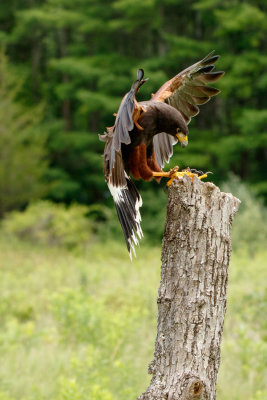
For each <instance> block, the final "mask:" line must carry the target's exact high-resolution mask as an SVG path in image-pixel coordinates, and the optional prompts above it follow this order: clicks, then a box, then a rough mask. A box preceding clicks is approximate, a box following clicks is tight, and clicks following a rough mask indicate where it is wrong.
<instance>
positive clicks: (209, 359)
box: [138, 176, 240, 400]
mask: <svg viewBox="0 0 267 400" xmlns="http://www.w3.org/2000/svg"><path fill="white" fill-rule="evenodd" d="M239 204H240V201H239V200H238V199H237V198H235V197H233V196H232V195H231V194H229V193H223V192H221V191H220V190H219V189H218V188H217V187H216V186H215V185H214V184H212V183H209V182H208V183H204V182H202V181H200V180H199V179H198V178H196V177H194V179H193V180H192V179H191V178H189V177H188V176H184V177H183V179H179V180H176V181H174V183H173V184H172V185H171V186H170V188H169V196H168V206H167V217H166V226H165V233H164V238H163V245H162V270H161V283H160V288H159V294H158V327H157V337H156V342H155V352H154V360H153V361H152V363H151V364H150V366H149V373H151V374H152V375H153V377H152V380H151V383H150V386H149V387H148V389H147V390H146V392H145V393H143V394H142V395H141V396H140V397H139V398H138V399H139V400H152V399H153V400H162V399H167V400H176V399H179V400H197V399H199V400H200V399H201V400H214V399H216V380H217V374H218V369H219V364H220V345H221V337H222V331H223V321H224V315H225V310H226V289H227V280H228V265H229V259H230V253H231V238H230V230H231V226H232V221H233V217H234V215H235V213H236V212H237V210H238V207H239Z"/></svg>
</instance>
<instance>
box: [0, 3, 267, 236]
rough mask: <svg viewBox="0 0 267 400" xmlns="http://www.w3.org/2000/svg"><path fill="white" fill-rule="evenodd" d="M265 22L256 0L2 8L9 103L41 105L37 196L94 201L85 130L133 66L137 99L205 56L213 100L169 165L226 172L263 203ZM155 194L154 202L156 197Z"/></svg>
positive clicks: (265, 10)
mask: <svg viewBox="0 0 267 400" xmlns="http://www.w3.org/2000/svg"><path fill="white" fill-rule="evenodd" d="M266 14H267V6H266V4H265V2H264V1H262V0H256V1H253V2H252V1H249V0H246V1H241V0H237V1H236V2H234V3H233V2H223V3H221V2H218V1H217V0H209V1H207V0H200V1H193V0H192V1H188V2H184V1H181V0H163V1H158V0H146V1H143V0H142V1H141V0H137V1H132V0H112V1H107V0H99V1H96V0H76V1H74V2H73V1H69V0H57V1H55V0H31V1H30V0H29V1H27V2H22V1H16V2H15V1H14V2H10V3H8V4H2V5H1V8H0V39H1V41H3V42H5V44H6V48H7V54H8V56H9V58H10V62H11V64H12V65H13V66H14V69H16V71H17V73H18V74H19V75H20V76H23V77H24V79H25V83H24V85H23V87H22V88H21V91H20V101H21V102H23V103H27V105H29V106H32V105H34V104H36V103H40V102H43V103H45V104H46V108H45V110H46V112H45V119H44V121H42V126H43V127H44V129H45V130H46V131H47V132H48V135H49V138H48V141H47V145H46V147H47V152H48V158H49V166H50V168H49V174H48V175H47V178H48V180H49V181H50V182H52V183H53V185H52V189H51V190H50V191H49V193H48V197H49V198H51V199H52V200H55V201H64V202H66V203H70V202H72V201H78V202H80V203H86V204H90V203H95V202H103V201H106V199H107V198H108V197H109V194H108V192H107V189H106V186H105V182H104V180H103V178H102V173H101V169H102V165H101V164H102V162H101V158H100V155H101V153H102V150H103V146H102V144H101V143H99V141H98V136H97V134H98V133H102V132H103V131H104V129H105V127H106V126H110V125H112V123H113V121H114V117H113V116H112V114H113V112H115V111H116V110H117V107H118V105H119V103H120V100H121V98H122V96H123V95H124V94H125V92H126V91H128V90H129V87H130V85H131V82H132V81H133V79H135V74H136V70H137V68H139V67H143V68H144V69H145V73H146V76H148V77H149V78H150V80H149V82H148V83H147V84H146V85H144V87H142V90H141V93H140V95H139V98H140V100H142V99H147V98H149V97H150V95H151V93H152V92H154V91H155V90H156V89H157V88H158V87H159V86H160V85H161V84H162V83H163V82H165V81H166V80H167V79H168V78H170V77H172V76H173V75H174V74H175V73H177V72H178V71H180V70H181V69H182V68H184V67H186V66H188V65H190V64H191V63H193V62H195V61H196V60H199V59H200V58H202V57H203V56H205V55H206V54H207V53H208V52H209V51H211V50H212V49H215V51H216V53H219V54H221V55H222V58H221V60H220V62H219V64H218V66H219V67H220V68H221V69H224V70H225V71H226V75H225V77H224V79H223V80H222V81H221V82H220V83H219V86H220V89H222V93H221V94H220V96H218V97H216V98H215V99H213V100H212V101H211V102H210V103H209V104H207V105H205V107H202V110H201V113H200V115H199V116H198V117H197V118H195V119H194V121H192V122H191V124H190V145H189V146H188V147H187V148H186V149H180V148H178V146H177V148H176V149H175V155H174V157H173V159H172V162H171V166H173V165H177V164H178V165H179V166H180V167H186V166H188V165H189V166H191V167H195V168H198V169H202V170H210V171H212V172H213V177H212V180H213V181H214V182H215V183H217V184H218V183H220V182H221V181H222V180H225V179H226V178H227V175H228V172H229V171H233V172H234V173H235V174H237V175H239V176H240V177H241V178H242V179H243V180H245V181H246V182H247V183H249V184H250V185H251V187H252V188H253V189H254V190H255V191H256V193H257V194H258V195H263V196H265V198H266V196H267V186H266V169H265V171H264V170H263V169H262V165H263V164H264V163H266V151H265V148H266V142H267V133H266V132H267V128H266V126H267V113H266V96H265V92H266V86H267V73H266V65H267V57H266V55H265V51H264V49H265V48H266V37H267V35H266V34H267V32H266V30H267V27H266V24H265V21H266V17H267V15H266ZM139 185H140V186H142V192H143V193H144V191H145V192H146V193H145V194H144V196H147V197H154V196H155V193H156V192H157V195H158V193H159V192H158V191H159V188H158V186H157V185H156V184H150V185H143V184H142V183H140V184H139ZM160 191H162V189H160ZM159 197H160V198H162V199H163V200H162V203H161V204H162V205H163V204H165V201H166V196H163V195H159ZM111 203H112V202H111V201H110V204H111ZM161 207H162V206H161ZM150 209H151V210H152V208H150ZM155 212H156V210H153V213H155ZM149 229H152V227H150V228H149ZM152 230H153V229H152Z"/></svg>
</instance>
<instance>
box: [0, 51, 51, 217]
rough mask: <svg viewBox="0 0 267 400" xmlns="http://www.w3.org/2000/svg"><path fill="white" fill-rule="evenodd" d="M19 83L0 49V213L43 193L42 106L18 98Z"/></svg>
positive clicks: (44, 169)
mask: <svg viewBox="0 0 267 400" xmlns="http://www.w3.org/2000/svg"><path fill="white" fill-rule="evenodd" d="M21 85H22V81H21V80H20V79H19V78H18V76H17V74H15V73H12V72H11V71H10V66H9V65H8V63H7V60H6V57H5V56H4V53H3V52H2V51H0V158H1V163H0V217H1V216H3V215H4V214H5V213H6V212H7V211H10V210H12V209H14V208H20V207H21V206H24V205H25V204H27V202H28V201H29V200H32V199H35V198H38V197H40V196H42V195H44V194H45V185H44V183H43V181H42V180H43V178H44V174H45V171H46V162H45V148H44V142H45V135H44V134H43V133H42V131H41V130H40V120H41V116H42V108H41V107H34V108H31V109H29V108H26V107H24V106H23V105H22V104H21V103H20V102H18V100H17V97H18V92H19V90H20V88H21Z"/></svg>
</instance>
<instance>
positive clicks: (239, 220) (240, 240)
mask: <svg viewBox="0 0 267 400" xmlns="http://www.w3.org/2000/svg"><path fill="white" fill-rule="evenodd" d="M222 190H224V191H225V192H231V193H232V194H233V195H234V196H236V197H238V198H239V199H240V200H241V205H240V208H239V210H238V213H237V215H236V216H235V219H234V223H233V230H232V244H233V248H234V249H235V250H237V249H239V248H246V249H247V250H248V252H249V253H250V254H251V255H253V254H254V253H255V252H256V250H257V249H259V248H265V246H266V237H267V210H266V208H265V207H264V205H263V202H262V201H261V199H258V198H257V197H256V196H255V195H254V194H253V192H252V191H251V190H249V188H248V186H247V185H246V184H244V183H242V182H241V180H240V179H239V178H238V177H237V176H234V175H230V177H229V180H228V181H227V182H225V183H224V184H223V185H222Z"/></svg>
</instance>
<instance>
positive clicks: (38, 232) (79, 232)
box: [2, 201, 93, 248]
mask: <svg viewBox="0 0 267 400" xmlns="http://www.w3.org/2000/svg"><path fill="white" fill-rule="evenodd" d="M87 212H88V208H87V207H86V206H81V205H71V206H70V207H67V206H65V205H62V204H55V203H52V202H50V201H38V202H36V203H33V204H30V205H29V206H28V207H27V209H26V210H25V211H24V212H20V211H13V212H11V213H10V214H8V216H7V217H6V219H5V220H4V221H3V223H2V225H3V229H4V231H5V232H7V233H11V234H14V235H16V236H17V237H19V238H21V239H25V240H30V241H32V242H35V243H40V244H44V245H52V246H58V245H60V246H64V247H67V248H73V247H77V246H82V245H84V244H86V243H87V242H88V241H89V240H90V239H91V238H92V232H93V223H92V221H91V220H90V219H89V218H87V217H86V213H87Z"/></svg>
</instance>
